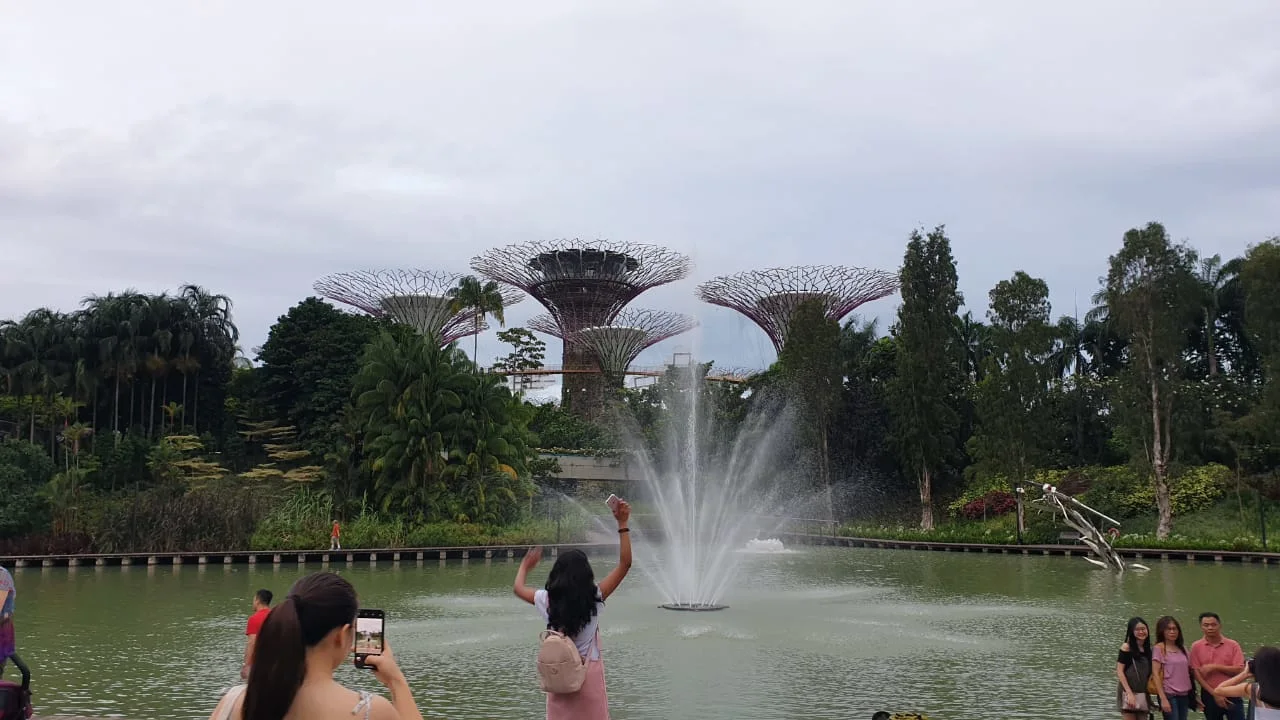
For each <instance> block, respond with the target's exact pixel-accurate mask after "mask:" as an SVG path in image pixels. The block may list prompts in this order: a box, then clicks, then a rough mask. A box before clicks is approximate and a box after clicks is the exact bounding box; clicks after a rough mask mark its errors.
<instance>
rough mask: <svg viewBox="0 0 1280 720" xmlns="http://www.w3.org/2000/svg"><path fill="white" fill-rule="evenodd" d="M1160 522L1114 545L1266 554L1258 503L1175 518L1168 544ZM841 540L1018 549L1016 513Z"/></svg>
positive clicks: (863, 531)
mask: <svg viewBox="0 0 1280 720" xmlns="http://www.w3.org/2000/svg"><path fill="white" fill-rule="evenodd" d="M1265 510H1266V516H1267V547H1266V549H1268V550H1270V551H1272V552H1280V506H1278V505H1277V504H1276V503H1267V506H1266V508H1265ZM1027 525H1028V527H1027V529H1026V532H1024V533H1023V539H1024V542H1026V543H1027V544H1052V543H1057V542H1059V540H1058V534H1059V533H1061V532H1062V531H1065V530H1067V529H1068V528H1067V527H1066V526H1065V525H1061V524H1058V523H1056V522H1054V520H1053V519H1052V518H1051V517H1049V516H1048V514H1047V513H1044V512H1038V511H1029V512H1028V513H1027ZM1155 528H1156V517H1155V515H1154V514H1152V515H1143V516H1139V517H1135V518H1130V519H1128V520H1125V521H1124V523H1123V525H1122V530H1123V532H1122V533H1121V535H1120V537H1118V538H1117V539H1116V541H1115V543H1114V545H1115V547H1119V548H1150V549H1153V550H1241V551H1254V552H1258V551H1262V550H1264V548H1263V545H1262V534H1261V532H1260V527H1259V524H1258V506H1257V504H1256V502H1254V501H1253V500H1251V499H1248V498H1245V499H1244V500H1243V501H1241V500H1240V499H1238V498H1237V497H1236V496H1235V495H1234V494H1232V495H1229V496H1228V497H1225V498H1223V499H1222V500H1220V501H1218V503H1216V504H1215V505H1214V506H1213V507H1211V508H1208V509H1206V510H1203V511H1200V512H1196V513H1190V514H1187V515H1183V516H1179V517H1175V518H1174V520H1173V532H1172V533H1171V534H1170V536H1169V537H1168V538H1165V539H1164V540H1159V539H1157V538H1156V537H1155ZM839 534H840V535H842V536H845V537H863V538H872V539H880V540H901V541H917V542H951V543H986V544H997V545H1012V544H1014V543H1016V542H1017V532H1016V529H1015V527H1014V516H1013V513H1009V514H1006V515H1002V516H1000V517H996V518H992V519H990V520H986V521H981V520H976V521H969V520H952V521H950V522H944V523H941V524H939V525H938V526H937V527H936V528H935V529H933V530H929V531H925V530H921V529H920V528H919V527H913V526H910V525H905V524H892V523H887V524H875V523H858V524H849V525H844V526H842V527H841V528H840V530H839Z"/></svg>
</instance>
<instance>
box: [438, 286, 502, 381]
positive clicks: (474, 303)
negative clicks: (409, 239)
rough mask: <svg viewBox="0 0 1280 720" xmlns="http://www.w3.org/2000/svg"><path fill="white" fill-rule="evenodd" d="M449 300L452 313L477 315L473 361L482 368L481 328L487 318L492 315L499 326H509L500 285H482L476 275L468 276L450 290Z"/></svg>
mask: <svg viewBox="0 0 1280 720" xmlns="http://www.w3.org/2000/svg"><path fill="white" fill-rule="evenodd" d="M448 298H449V300H450V307H449V310H450V312H453V313H460V312H462V311H464V310H470V311H472V312H474V313H475V315H474V317H473V321H474V323H475V332H474V333H472V336H473V338H474V340H473V345H472V351H471V360H472V362H474V363H475V365H476V367H480V357H479V355H480V326H481V324H482V323H484V319H485V316H486V315H492V316H493V319H494V320H497V321H498V325H499V326H501V327H506V326H507V319H506V317H504V316H503V314H502V308H503V302H502V291H501V289H500V288H499V287H498V283H496V282H494V281H492V280H490V281H488V282H484V283H482V282H480V280H479V279H478V278H476V277H475V276H474V275H467V276H466V277H464V278H462V279H461V280H459V281H458V285H457V286H456V287H453V288H450V289H449V292H448Z"/></svg>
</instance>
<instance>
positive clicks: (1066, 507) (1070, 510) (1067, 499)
mask: <svg viewBox="0 0 1280 720" xmlns="http://www.w3.org/2000/svg"><path fill="white" fill-rule="evenodd" d="M1040 492H1041V496H1040V497H1039V498H1037V499H1036V500H1035V501H1034V502H1044V503H1045V504H1046V505H1048V506H1049V507H1050V508H1052V509H1053V510H1054V511H1055V513H1056V514H1059V515H1061V516H1062V521H1063V522H1065V523H1066V524H1067V526H1068V527H1070V528H1071V529H1072V530H1075V531H1076V532H1077V533H1079V534H1080V542H1082V543H1084V544H1085V545H1086V546H1088V548H1089V549H1090V550H1092V551H1093V552H1094V554H1096V555H1097V556H1098V557H1099V558H1101V559H1100V560H1095V559H1093V558H1091V557H1088V556H1086V557H1085V560H1086V561H1088V562H1091V563H1093V564H1094V565H1097V566H1098V567H1101V568H1108V569H1110V570H1114V571H1115V572H1116V573H1117V574H1120V575H1123V574H1124V571H1125V569H1126V568H1127V567H1131V568H1133V569H1135V570H1143V571H1146V570H1150V569H1151V568H1148V567H1147V566H1146V565H1140V564H1138V563H1132V564H1128V565H1126V564H1125V561H1124V558H1122V557H1120V553H1118V552H1116V550H1115V548H1113V547H1111V541H1110V540H1109V539H1108V536H1109V535H1111V536H1112V537H1114V536H1117V535H1118V534H1119V529H1120V523H1119V522H1118V521H1116V520H1113V519H1111V518H1109V517H1107V516H1106V515H1103V514H1102V513H1100V512H1098V511H1097V510H1094V509H1093V508H1091V507H1089V506H1088V505H1085V504H1084V503H1082V502H1080V501H1079V500H1077V499H1075V498H1073V497H1071V496H1070V495H1067V494H1066V493H1064V492H1060V491H1059V490H1058V488H1056V487H1054V486H1052V485H1050V484H1048V483H1045V484H1044V485H1041V486H1040ZM1086 514H1088V515H1091V516H1093V517H1095V518H1097V519H1099V520H1102V521H1104V522H1107V523H1110V524H1111V526H1112V527H1111V530H1110V532H1104V531H1102V530H1101V529H1100V528H1098V527H1097V526H1096V525H1094V524H1093V523H1092V522H1090V521H1089V519H1088V517H1086Z"/></svg>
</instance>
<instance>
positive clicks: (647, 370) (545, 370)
mask: <svg viewBox="0 0 1280 720" xmlns="http://www.w3.org/2000/svg"><path fill="white" fill-rule="evenodd" d="M687 367H688V366H687V365H632V366H630V367H628V368H627V370H626V374H627V375H631V376H636V377H654V378H656V377H663V376H664V375H666V374H667V372H668V371H669V370H672V369H675V370H680V369H685V368H687ZM485 372H490V373H494V374H495V375H505V376H508V377H512V376H514V377H521V376H532V377H537V376H539V375H599V374H600V369H599V368H596V367H591V366H574V365H543V366H541V367H538V368H533V369H531V370H505V369H503V368H494V367H490V368H485ZM759 372H760V371H759V370H749V369H739V368H732V369H727V370H717V369H716V368H714V367H713V368H712V369H711V372H710V373H708V374H707V376H706V378H705V379H706V380H707V381H708V382H724V383H735V384H740V383H745V382H747V381H748V380H750V379H751V378H752V377H753V376H754V375H757V374H759Z"/></svg>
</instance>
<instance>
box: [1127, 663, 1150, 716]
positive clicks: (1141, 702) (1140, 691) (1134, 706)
mask: <svg viewBox="0 0 1280 720" xmlns="http://www.w3.org/2000/svg"><path fill="white" fill-rule="evenodd" d="M1129 662H1130V664H1132V665H1133V674H1134V675H1137V674H1138V661H1137V660H1132V659H1131V660H1130V661H1129ZM1147 684H1148V686H1150V684H1151V681H1150V679H1148V680H1147ZM1120 689H1121V691H1123V690H1124V688H1123V687H1121V688H1120ZM1120 709H1121V710H1124V711H1126V712H1127V711H1129V710H1141V711H1146V712H1149V711H1150V710H1151V708H1150V707H1149V706H1148V704H1147V691H1146V689H1145V688H1134V689H1133V702H1129V699H1128V698H1127V697H1123V698H1122V702H1121V703H1120Z"/></svg>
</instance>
